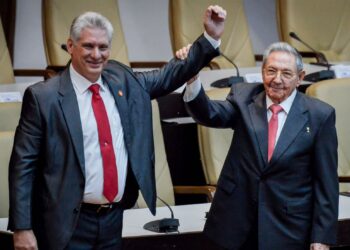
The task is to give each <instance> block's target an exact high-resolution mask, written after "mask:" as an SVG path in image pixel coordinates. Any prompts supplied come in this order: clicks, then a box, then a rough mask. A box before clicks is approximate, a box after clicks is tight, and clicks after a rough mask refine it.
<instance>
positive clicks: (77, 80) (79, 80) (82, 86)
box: [69, 64, 106, 94]
mask: <svg viewBox="0 0 350 250" xmlns="http://www.w3.org/2000/svg"><path fill="white" fill-rule="evenodd" d="M69 74H70V78H71V80H72V83H73V86H74V87H75V89H76V90H77V91H78V92H79V94H83V93H84V92H86V91H87V90H88V88H89V87H90V86H91V85H92V84H95V83H97V84H98V85H100V90H102V91H105V88H106V86H105V85H104V84H103V81H102V77H101V75H100V77H99V78H98V79H97V81H96V82H90V81H89V80H88V79H86V78H85V77H84V76H82V75H81V74H79V73H78V72H77V71H76V70H75V69H74V67H73V65H72V64H70V66H69Z"/></svg>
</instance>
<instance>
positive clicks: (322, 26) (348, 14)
mask: <svg viewBox="0 0 350 250" xmlns="http://www.w3.org/2000/svg"><path fill="white" fill-rule="evenodd" d="M276 10H277V22H278V31H279V35H280V39H281V40H282V41H285V42H287V43H289V44H291V45H292V46H293V47H295V48H296V49H298V50H299V51H301V52H303V51H306V52H311V50H310V49H308V48H307V47H305V46H304V45H303V44H301V43H300V42H298V41H296V40H294V39H292V38H291V37H290V36H289V32H295V33H296V34H297V35H298V36H299V37H300V38H301V39H302V40H304V41H305V42H306V43H308V44H309V45H310V46H311V47H313V48H314V49H315V50H316V51H320V52H322V53H323V54H324V55H325V56H326V58H327V59H328V61H330V62H342V61H349V60H350V33H349V28H350V2H349V1H347V0H337V1H332V0H308V1H304V0H276Z"/></svg>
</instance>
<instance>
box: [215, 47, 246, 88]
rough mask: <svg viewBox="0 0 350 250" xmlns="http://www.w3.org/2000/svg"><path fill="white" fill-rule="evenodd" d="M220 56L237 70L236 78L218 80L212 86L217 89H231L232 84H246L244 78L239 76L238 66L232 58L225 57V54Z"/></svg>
mask: <svg viewBox="0 0 350 250" xmlns="http://www.w3.org/2000/svg"><path fill="white" fill-rule="evenodd" d="M220 55H221V56H222V57H223V58H225V59H226V60H227V61H229V62H230V63H231V64H232V65H233V67H234V68H235V69H236V76H230V77H226V78H223V79H219V80H216V81H215V82H213V83H211V84H210V86H212V87H215V88H227V87H231V85H232V84H236V83H242V82H244V78H243V77H241V76H240V75H239V70H238V67H237V65H236V64H235V63H234V62H233V61H232V60H231V59H230V58H228V57H227V56H225V55H224V54H223V53H220Z"/></svg>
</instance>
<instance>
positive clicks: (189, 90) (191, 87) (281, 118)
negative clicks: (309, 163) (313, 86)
mask: <svg viewBox="0 0 350 250" xmlns="http://www.w3.org/2000/svg"><path fill="white" fill-rule="evenodd" d="M247 84H249V83H247ZM200 90H201V81H200V79H199V77H198V78H197V79H196V80H195V81H193V82H192V83H191V84H188V85H186V91H185V93H184V96H183V100H184V101H185V102H190V101H192V100H193V99H195V98H196V97H197V95H198V94H199V92H200ZM296 94H297V90H296V89H294V91H293V92H292V94H291V95H290V96H289V97H288V98H287V99H286V100H284V101H283V102H281V103H280V104H279V105H280V106H281V107H282V108H283V111H281V112H279V113H278V128H277V134H276V141H275V145H276V143H277V141H278V138H279V137H280V134H281V131H282V128H283V126H284V123H285V122H286V119H287V115H288V113H289V111H290V108H291V107H292V104H293V101H294V98H295V96H296ZM272 104H273V102H272V100H271V99H270V98H269V97H268V96H267V95H266V107H267V110H266V115H267V120H268V121H270V119H271V116H272V112H271V110H270V109H269V107H270V106H271V105H272Z"/></svg>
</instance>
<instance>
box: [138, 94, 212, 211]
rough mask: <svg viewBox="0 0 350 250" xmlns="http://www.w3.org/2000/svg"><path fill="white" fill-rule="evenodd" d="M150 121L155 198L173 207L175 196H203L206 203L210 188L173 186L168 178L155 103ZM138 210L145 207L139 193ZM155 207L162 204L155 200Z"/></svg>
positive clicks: (209, 197) (168, 172)
mask: <svg viewBox="0 0 350 250" xmlns="http://www.w3.org/2000/svg"><path fill="white" fill-rule="evenodd" d="M152 119H153V120H152V121H153V140H154V147H155V148H154V152H155V175H156V190H157V196H158V197H160V198H161V199H162V200H165V201H166V202H167V203H168V204H169V205H175V198H174V197H175V196H174V193H176V194H204V195H207V197H208V201H211V199H212V193H213V192H214V190H215V189H214V188H213V187H210V186H173V184H172V181H171V176H170V170H169V165H168V162H167V158H166V152H165V146H164V139H163V133H162V127H161V121H160V115H159V108H158V103H157V101H155V100H154V101H152ZM136 206H137V207H139V208H144V207H146V203H145V201H144V199H143V197H142V195H141V193H140V196H139V198H138V200H137V202H136ZM157 206H158V207H159V206H164V204H163V203H162V202H161V201H160V200H159V199H157Z"/></svg>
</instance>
